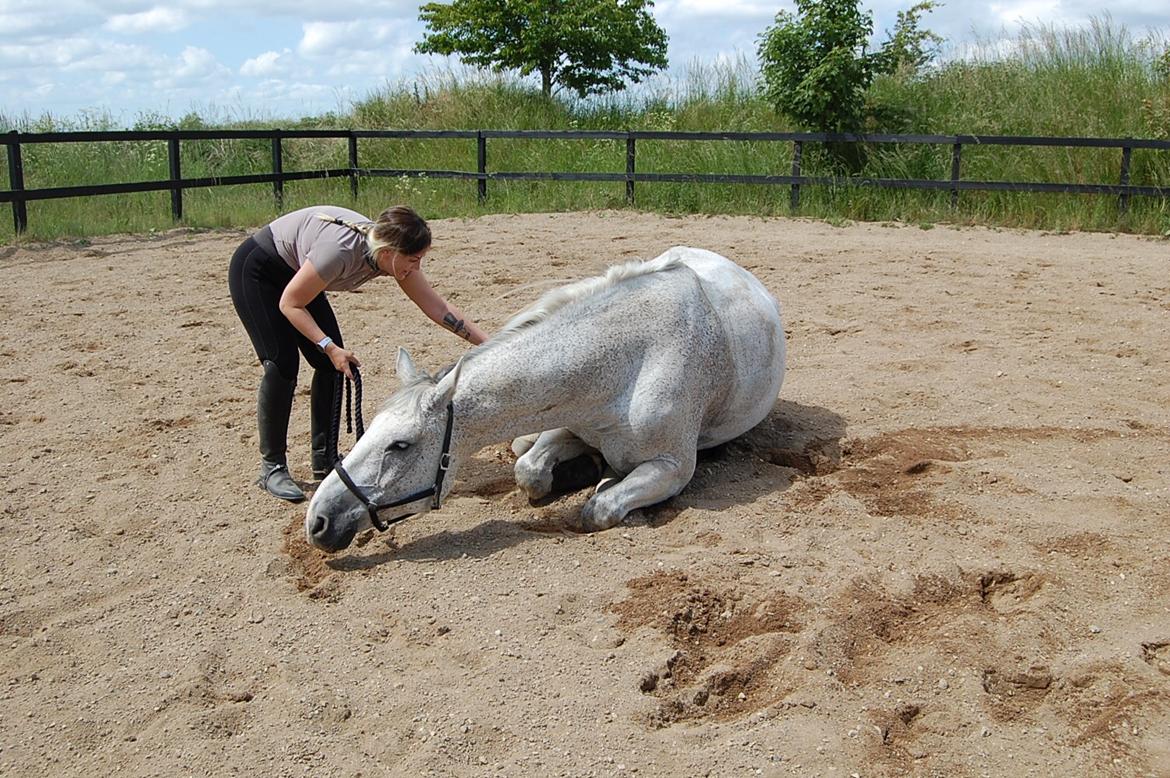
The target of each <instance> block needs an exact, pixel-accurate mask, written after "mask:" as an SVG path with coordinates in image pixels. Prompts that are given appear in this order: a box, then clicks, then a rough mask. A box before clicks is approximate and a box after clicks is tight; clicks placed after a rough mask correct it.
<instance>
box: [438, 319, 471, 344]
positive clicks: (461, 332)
mask: <svg viewBox="0 0 1170 778" xmlns="http://www.w3.org/2000/svg"><path fill="white" fill-rule="evenodd" d="M442 325H443V326H444V327H446V328H447V329H449V330H451V332H454V333H455V334H456V335H458V336H459V337H461V338H463V339H464V340H469V339H470V338H471V333H470V332H468V331H467V325H466V324H464V323H463V319H456V318H455V316H454V314H452V313H447V314H446V315H444V316H443V321H442Z"/></svg>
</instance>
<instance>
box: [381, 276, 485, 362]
mask: <svg viewBox="0 0 1170 778" xmlns="http://www.w3.org/2000/svg"><path fill="white" fill-rule="evenodd" d="M395 280H396V281H398V285H399V286H400V287H402V291H404V292H406V296H407V297H409V298H410V299H411V300H412V301H413V302H414V304H415V305H417V306H418V307H419V309H420V310H421V311H422V312H423V313H425V314H426V315H427V318H429V319H430V320H431V321H433V322H434V323H435V324H438V325H439V326H440V327H443V328H444V329H448V330H451V332H454V333H455V334H456V335H458V336H459V337H461V338H463V339H464V340H466V341H469V342H471V343H472V344H473V345H476V346H478V345H479V344H480V343H483V342H484V341H486V340H487V339H488V336H487V333H486V332H484V331H483V330H482V329H480V328H479V327H477V326H476V325H475V322H471V321H468V320H467V318H466V317H465V316H464V315H463V312H462V311H460V310H459V309H458V308H456V307H455V306H454V305H451V303H449V302H447V301H446V300H444V299H443V298H442V297H441V296H440V295H439V293H438V292H436V291H435V290H434V289H432V288H431V282H430V281H428V280H427V277H426V276H425V275H424V274H423V272H422V271H421V270H414V271H412V272H410V273H407V274H406V275H405V276H404V277H402V278H397V277H396V278H395Z"/></svg>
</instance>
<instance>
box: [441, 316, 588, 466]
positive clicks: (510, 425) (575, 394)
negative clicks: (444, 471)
mask: <svg viewBox="0 0 1170 778" xmlns="http://www.w3.org/2000/svg"><path fill="white" fill-rule="evenodd" d="M537 327H539V325H537ZM535 329H536V327H534V328H533V330H535ZM533 330H528V331H525V332H522V333H518V334H516V335H513V336H510V337H509V339H508V340H507V341H506V342H501V343H499V344H498V345H492V346H491V348H490V351H485V352H483V353H480V354H476V355H475V357H474V358H472V359H469V360H467V361H466V362H465V363H464V365H463V367H462V371H461V374H460V376H459V383H458V385H457V387H456V389H455V394H454V397H453V398H452V402H453V404H454V408H455V417H456V424H457V426H458V429H459V431H460V434H459V437H460V438H461V444H460V447H461V448H463V447H467V448H469V449H470V450H473V451H474V450H478V449H480V448H482V447H483V446H486V445H490V444H492V443H499V442H501V441H506V440H511V439H513V438H515V437H516V436H517V435H524V434H527V433H531V432H539V431H543V430H549V429H557V428H559V427H566V426H571V425H572V424H573V423H575V422H577V423H579V422H580V421H581V420H582V419H583V418H585V417H586V416H587V415H588V414H589V413H591V412H593V411H594V409H596V408H597V407H598V406H599V402H600V401H601V400H600V399H599V398H601V397H602V396H603V395H605V394H606V389H607V387H606V386H605V382H604V378H603V377H602V375H599V374H598V371H594V370H590V369H589V367H588V359H587V358H584V359H583V358H582V356H583V354H582V352H581V351H578V352H575V353H574V357H575V359H574V360H573V361H572V366H567V365H566V360H557V359H555V358H550V356H549V353H550V349H549V346H548V344H549V340H550V337H549V336H548V335H547V333H546V334H545V335H544V336H542V335H541V334H540V333H538V332H534V331H533ZM571 330H572V325H570V326H569V327H564V328H558V329H557V334H556V342H557V343H564V342H566V341H569V340H575V339H574V338H573V333H572V332H571Z"/></svg>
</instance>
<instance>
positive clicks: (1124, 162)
mask: <svg viewBox="0 0 1170 778" xmlns="http://www.w3.org/2000/svg"><path fill="white" fill-rule="evenodd" d="M1132 156H1133V148H1131V147H1130V146H1125V147H1123V148H1122V149H1121V185H1122V186H1129V161H1130V158H1131V157H1132ZM1117 210H1118V211H1119V212H1120V213H1121V215H1122V216H1124V215H1125V214H1127V213H1129V195H1128V194H1126V193H1125V192H1122V193H1121V194H1120V195H1118V197H1117Z"/></svg>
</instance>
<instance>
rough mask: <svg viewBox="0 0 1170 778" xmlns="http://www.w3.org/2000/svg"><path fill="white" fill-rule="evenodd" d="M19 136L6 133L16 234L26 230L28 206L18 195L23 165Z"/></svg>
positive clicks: (22, 185) (22, 188)
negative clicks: (13, 194) (14, 194)
mask: <svg viewBox="0 0 1170 778" xmlns="http://www.w3.org/2000/svg"><path fill="white" fill-rule="evenodd" d="M19 138H20V136H19V134H18V133H17V132H16V130H13V131H12V132H10V133H8V144H7V145H8V185H9V188H10V189H11V190H12V191H13V192H14V193H16V199H15V200H13V201H12V223H13V225H15V227H16V232H17V234H20V233H22V232H24V231H25V230H27V229H28V204H27V203H25V201H24V198H23V197H22V196H21V195H20V193H21V192H23V191H24V163H23V162H22V161H21V158H20V140H19Z"/></svg>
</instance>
